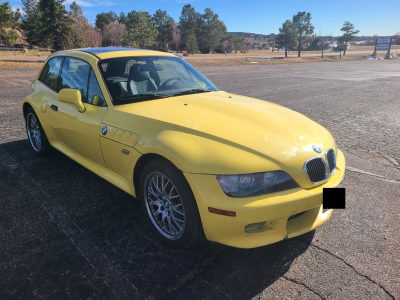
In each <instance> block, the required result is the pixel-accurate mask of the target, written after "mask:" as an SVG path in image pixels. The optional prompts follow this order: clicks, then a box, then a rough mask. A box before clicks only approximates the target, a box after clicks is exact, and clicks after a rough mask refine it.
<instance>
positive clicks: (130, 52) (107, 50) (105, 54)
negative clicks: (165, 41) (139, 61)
mask: <svg viewBox="0 0 400 300" xmlns="http://www.w3.org/2000/svg"><path fill="white" fill-rule="evenodd" d="M69 51H80V52H86V53H89V54H92V55H94V56H96V57H97V58H99V59H106V58H113V57H124V56H125V57H126V56H174V55H171V54H169V53H166V52H160V51H154V50H147V49H137V48H123V47H98V48H84V49H74V50H69Z"/></svg>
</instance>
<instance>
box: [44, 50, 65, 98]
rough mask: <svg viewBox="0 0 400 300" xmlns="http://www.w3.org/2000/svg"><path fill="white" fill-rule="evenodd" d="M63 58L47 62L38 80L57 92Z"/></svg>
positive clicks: (55, 58)
mask: <svg viewBox="0 0 400 300" xmlns="http://www.w3.org/2000/svg"><path fill="white" fill-rule="evenodd" d="M63 59H64V57H54V58H52V59H50V60H49V61H48V63H47V64H46V66H45V67H44V69H43V72H42V74H41V75H40V78H39V80H40V81H41V82H43V83H44V84H46V85H47V86H49V87H50V88H51V89H53V90H55V91H56V92H58V82H59V80H60V70H61V64H62V61H63Z"/></svg>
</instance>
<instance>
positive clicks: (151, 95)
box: [114, 93, 169, 101]
mask: <svg viewBox="0 0 400 300" xmlns="http://www.w3.org/2000/svg"><path fill="white" fill-rule="evenodd" d="M166 97H169V96H168V95H163V94H155V93H144V94H136V95H127V96H121V97H118V98H115V99H114V100H116V101H130V100H140V99H159V98H166Z"/></svg>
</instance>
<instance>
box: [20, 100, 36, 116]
mask: <svg viewBox="0 0 400 300" xmlns="http://www.w3.org/2000/svg"><path fill="white" fill-rule="evenodd" d="M30 107H31V108H32V109H33V110H35V109H34V108H33V106H32V105H31V104H30V103H29V102H24V104H23V105H22V113H23V114H24V119H26V111H27V110H28V108H30Z"/></svg>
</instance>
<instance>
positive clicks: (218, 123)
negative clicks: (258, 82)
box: [117, 91, 334, 170]
mask: <svg viewBox="0 0 400 300" xmlns="http://www.w3.org/2000/svg"><path fill="white" fill-rule="evenodd" d="M117 109H118V110H121V111H124V112H127V113H132V114H135V115H140V116H142V117H146V118H150V119H154V120H158V121H162V122H165V123H169V124H173V125H177V126H180V127H185V130H187V129H189V130H191V131H195V132H196V133H197V134H200V133H201V135H203V136H206V137H207V138H210V139H217V140H218V141H219V142H221V141H222V142H226V143H229V144H230V145H232V144H233V145H236V146H237V147H240V148H241V149H247V150H248V151H251V152H252V153H254V152H257V154H258V155H261V156H263V157H265V158H268V159H269V160H272V161H274V162H275V163H276V164H278V165H279V166H280V167H281V168H282V169H284V170H285V166H286V167H290V168H291V169H292V168H293V169H297V170H299V169H301V170H303V168H302V167H303V165H304V163H305V162H306V161H307V160H308V159H310V158H312V157H315V156H318V155H323V154H324V153H325V151H326V150H328V149H329V148H333V147H334V146H333V144H334V142H333V138H332V136H331V134H330V133H329V132H328V131H327V130H326V129H325V128H324V127H322V126H321V125H319V124H318V123H316V122H314V121H312V120H310V119H309V118H307V117H306V116H304V115H302V114H300V113H297V112H295V111H292V110H290V109H288V108H285V107H282V106H280V105H276V104H273V103H270V102H267V101H263V100H258V99H254V98H250V97H245V96H239V95H234V94H229V93H226V92H222V91H218V92H208V93H200V94H192V95H185V96H178V97H172V98H165V99H160V100H154V101H145V102H141V103H134V104H127V105H121V106H118V107H117ZM139 134H140V133H139ZM313 144H316V145H319V146H320V147H321V148H322V150H323V153H322V154H317V153H315V152H314V151H313V149H312V147H311V146H312V145H313Z"/></svg>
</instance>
